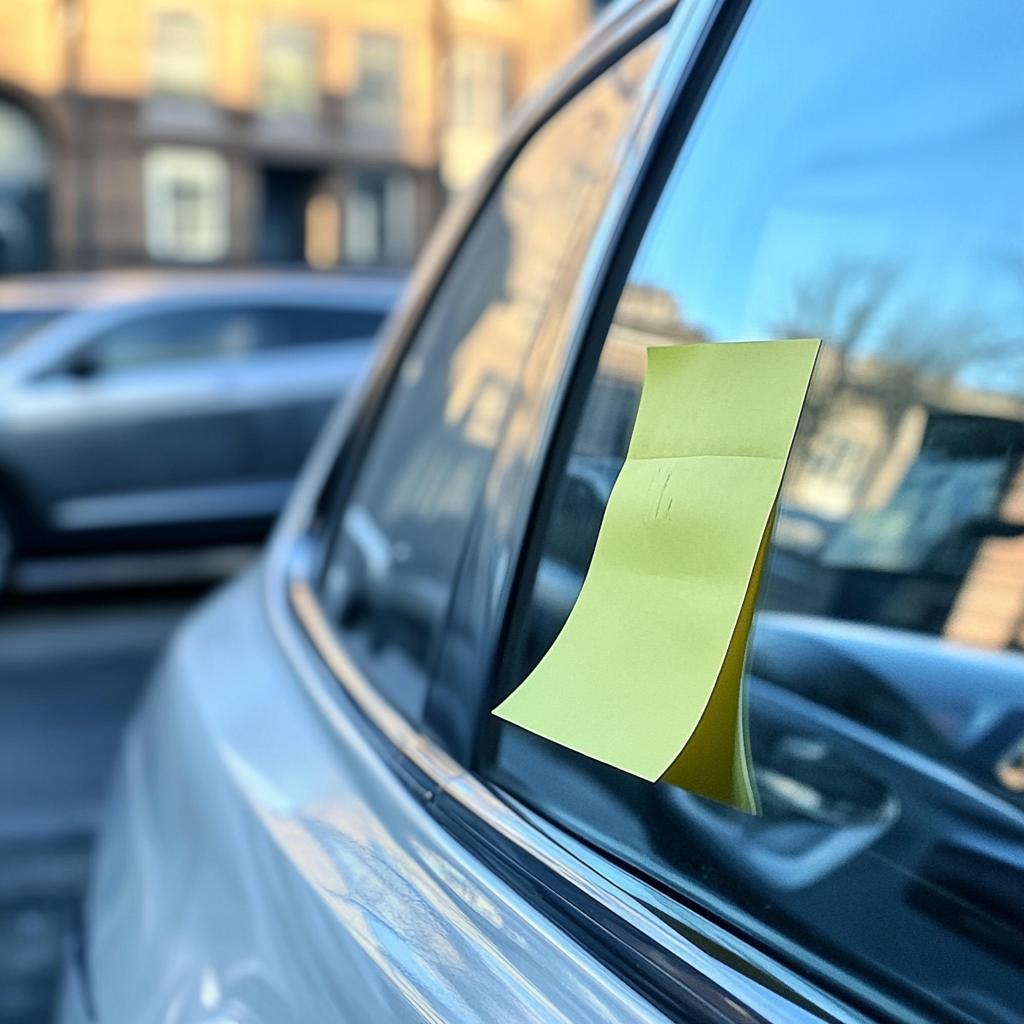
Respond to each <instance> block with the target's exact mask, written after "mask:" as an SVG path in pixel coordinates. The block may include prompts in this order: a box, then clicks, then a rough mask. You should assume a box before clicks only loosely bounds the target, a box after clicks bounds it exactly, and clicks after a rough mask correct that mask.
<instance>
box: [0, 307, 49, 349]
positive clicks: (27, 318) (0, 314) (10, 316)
mask: <svg viewBox="0 0 1024 1024" xmlns="http://www.w3.org/2000/svg"><path fill="white" fill-rule="evenodd" d="M62 315H63V310H58V309H31V310H0V352H12V351H14V350H15V349H17V348H20V347H21V346H22V345H23V344H24V343H25V342H26V341H29V340H30V339H31V338H32V337H33V335H35V334H36V332H37V331H40V330H42V328H44V327H45V326H46V325H47V324H49V323H52V322H53V321H54V320H56V319H57V318H58V317H59V316H62Z"/></svg>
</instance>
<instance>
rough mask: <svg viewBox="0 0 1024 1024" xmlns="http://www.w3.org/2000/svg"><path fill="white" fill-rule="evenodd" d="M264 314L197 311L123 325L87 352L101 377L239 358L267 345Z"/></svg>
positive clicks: (148, 318) (98, 339) (233, 310)
mask: <svg viewBox="0 0 1024 1024" xmlns="http://www.w3.org/2000/svg"><path fill="white" fill-rule="evenodd" d="M261 312H262V311H260V310H253V309H194V310H183V311H181V312H174V313H159V314H155V315H153V316H147V317H140V318H139V319H137V320H130V321H128V322H127V323H123V324H119V325H118V326H117V327H113V328H111V329H110V330H108V331H106V332H104V333H103V334H100V335H99V336H97V337H96V338H93V339H92V341H90V342H89V343H88V345H87V346H86V347H85V349H84V350H83V351H84V353H85V354H86V355H87V356H88V358H89V359H90V360H91V361H92V363H93V369H94V371H95V372H97V373H100V374H114V373H120V372H123V371H126V370H134V369H141V368H143V367H151V366H154V367H155V366H160V365H167V364H172V363H185V362H190V361H194V360H205V359H216V358H234V357H238V356H241V355H245V354H246V353H247V352H250V351H251V350H252V349H255V348H258V347H260V346H261V345H262V344H263V343H264V337H263V335H264V332H265V331H266V326H267V325H266V322H265V320H264V318H263V317H262V316H261Z"/></svg>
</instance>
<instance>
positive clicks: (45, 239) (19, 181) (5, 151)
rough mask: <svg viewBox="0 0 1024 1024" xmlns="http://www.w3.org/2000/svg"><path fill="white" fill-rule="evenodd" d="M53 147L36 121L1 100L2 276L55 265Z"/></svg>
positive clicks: (8, 102) (14, 106) (0, 229)
mask: <svg viewBox="0 0 1024 1024" xmlns="http://www.w3.org/2000/svg"><path fill="white" fill-rule="evenodd" d="M51 168H52V165H51V159H50V147H49V145H48V144H47V142H46V138H45V136H44V135H43V133H42V131H41V130H40V128H39V126H38V125H37V124H36V122H35V120H34V119H33V118H32V117H31V116H30V115H29V114H28V113H27V112H26V111H25V110H24V109H23V108H22V107H21V106H19V105H18V104H16V103H12V102H11V101H10V100H6V99H3V98H0V274H20V273H28V272H30V271H34V270H46V269H47V268H48V267H49V265H50V177H51Z"/></svg>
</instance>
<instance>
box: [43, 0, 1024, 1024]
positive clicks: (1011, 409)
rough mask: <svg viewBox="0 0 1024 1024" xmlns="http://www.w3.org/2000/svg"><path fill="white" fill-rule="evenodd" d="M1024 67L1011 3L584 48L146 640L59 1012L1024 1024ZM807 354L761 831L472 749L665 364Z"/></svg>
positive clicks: (907, 8)
mask: <svg viewBox="0 0 1024 1024" xmlns="http://www.w3.org/2000/svg"><path fill="white" fill-rule="evenodd" d="M1022 57H1024V5H1022V4H1021V3H1020V2H1019V0H988V2H987V3H985V4H935V3H931V2H926V0H896V2H894V0H831V2H829V3H821V2H820V0H754V2H752V3H749V4H747V3H743V2H730V0H682V2H680V3H679V4H678V5H676V4H673V3H671V2H666V0H650V2H646V3H641V4H638V5H635V6H633V7H629V8H625V7H618V8H616V9H614V10H613V11H612V12H611V13H610V14H609V16H608V19H607V20H606V21H604V22H602V23H601V25H600V26H599V27H598V28H597V30H596V31H595V34H594V35H593V37H592V39H591V40H590V42H589V43H588V44H587V45H586V46H585V47H584V49H583V50H582V51H581V52H580V53H579V54H578V55H577V56H576V57H575V58H574V60H573V61H572V63H571V64H570V66H569V67H568V68H567V69H566V71H565V72H564V74H562V75H561V77H559V78H558V79H557V81H555V82H554V83H553V84H551V85H550V86H549V87H548V88H547V89H546V90H545V91H544V92H543V94H541V95H540V96H539V97H538V98H537V99H536V100H535V102H534V103H533V105H532V107H531V108H530V109H529V110H527V111H525V112H523V113H522V114H521V115H520V116H519V118H518V119H517V120H516V122H515V124H514V125H513V126H512V128H511V131H510V135H509V137H508V140H507V143H506V145H505V147H504V148H503V149H502V151H501V153H500V154H499V156H498V157H497V159H496V160H495V162H494V163H493V165H492V166H491V168H490V170H489V171H488V172H487V174H486V175H485V177H484V179H483V180H482V181H481V182H480V184H479V186H478V187H477V188H476V189H475V191H474V192H473V193H472V194H471V195H468V196H467V197H466V198H465V199H464V200H462V201H461V202H460V203H459V205H458V206H457V207H456V208H455V209H454V210H453V211H452V212H451V214H450V215H449V217H448V220H447V221H446V223H445V224H444V226H443V228H442V229H441V230H440V231H439V232H438V234H437V235H436V237H435V238H434V241H433V244H432V247H431V248H430V250H429V253H428V255H427V257H426V258H425V259H424V261H423V262H422V263H421V264H420V266H419V268H418V271H417V273H416V277H415V280H414V281H413V282H412V284H411V286H410V290H409V292H408V293H407V296H406V299H405V300H404V303H403V305H402V306H401V308H400V310H399V311H398V313H396V317H395V319H394V320H393V321H392V329H391V331H390V334H389V338H388V340H387V342H386V348H385V349H384V350H383V352H382V354H381V356H380V358H379V359H378V361H377V363H376V368H375V371H374V373H373V375H372V377H371V378H370V380H369V381H368V383H367V385H366V386H365V387H364V388H362V389H361V390H360V391H359V393H358V394H356V395H353V396H352V397H351V399H350V400H349V402H348V403H347V404H346V405H345V406H344V407H343V408H342V409H340V410H339V411H338V413H337V414H336V415H334V416H333V417H332V419H331V420H330V421H329V424H328V426H327V427H326V428H325V432H324V433H323V435H322V436H321V438H320V440H319V442H318V444H317V446H316V448H315V449H314V453H313V455H312V456H311V459H310V461H309V462H308V463H307V465H306V468H305V471H304V473H303V475H302V477H301V480H300V483H299V485H298V487H297V490H296V492H295V494H294V496H293V498H292V500H291V502H290V504H289V505H288V507H287V509H286V511H285V513H284V514H283V517H282V519H281V520H280V521H279V523H278V526H277V528H276V532H275V533H274V535H273V537H272V540H271V542H270V545H269V547H268V549H267V551H266V553H265V556H264V557H263V559H262V561H261V562H260V563H259V564H258V566H256V567H255V568H253V569H251V570H250V571H248V572H247V573H245V574H244V575H243V576H242V577H240V578H239V579H237V580H236V581H235V582H233V583H232V584H230V585H229V586H227V587H225V588H224V589H222V590H221V591H220V592H219V593H217V594H216V595H215V596H213V597H212V598H211V599H210V600H208V601H207V602H206V603H205V604H204V606H202V607H201V608H200V609H199V610H198V611H196V612H195V614H193V615H192V617H191V619H190V620H189V621H188V622H187V623H186V624H185V625H184V626H183V628H181V629H180V631H179V632H178V634H177V636H176V638H175V640H174V641H173V643H172V644H171V646H170V649H169V650H168V652H167V654H166V657H165V659H164V661H163V663H162V666H161V668H160V669H159V671H158V673H157V675H156V677H155V678H154V679H153V681H152V687H151V689H150V690H149V693H148V696H147V698H146V700H145V701H144V703H143V705H142V707H141V709H140V711H139V713H138V716H137V718H136V720H135V721H134V724H133V725H132V727H131V729H130V731H129V734H128V736H127V739H126V742H125V746H124V751H123V757H122V761H121V765H120V768H119V770H118V773H117V777H116V782H115V784H114V788H113V792H112V797H111V803H110V808H109V816H108V818H107V821H106V826H105V829H104V831H103V834H102V837H101V840H100V844H99V851H98V855H97V859H96V862H95V870H94V875H93V878H92V886H91V891H90V896H89V900H88V906H87V912H86V926H85V932H84V939H83V942H82V943H81V945H80V947H78V948H76V949H74V950H73V951H72V952H71V953H69V957H68V968H67V984H66V987H65V992H64V1003H63V1011H62V1012H63V1017H62V1020H63V1021H64V1024H71V1022H72V1021H98V1022H102V1024H128V1022H132V1024H148V1022H153V1024H156V1022H158V1021H159V1022H165V1021H166V1022H170V1021H173V1022H209V1024H212V1022H214V1021H217V1022H228V1021H235V1022H239V1024H241V1022H245V1024H249V1022H264V1024H271V1022H274V1024H278V1022H280V1024H284V1022H294V1021H303V1022H319V1021H324V1022H326V1021H334V1022H337V1021H345V1022H357V1021H358V1022H374V1024H376V1022H385V1021H394V1022H399V1021H401V1022H409V1024H412V1022H424V1021H430V1022H442V1021H443V1022H445V1024H469V1022H483V1021H487V1022H492V1021H501V1022H502V1024H520V1022H521V1024H527V1022H530V1024H535V1022H539V1021H545V1022H561V1024H569V1022H573V1024H596V1022H606V1024H613V1022H614V1024H626V1022H631V1024H640V1022H644V1024H654V1022H663V1021H666V1020H670V1021H680V1022H682V1021H685V1022H687V1024H725V1022H736V1024H754V1022H764V1021H770V1022H778V1024H783V1022H786V1024H791V1022H808V1024H809V1022H812V1021H822V1020H828V1021H832V1022H842V1024H853V1022H862V1021H894V1022H895V1021H900V1022H908V1024H909V1022H913V1024H923V1022H926V1021H927V1022H949V1024H954V1022H956V1024H965V1022H968V1021H973V1022H978V1024H1021V1022H1022V1021H1024V1001H1022V999H1021V993H1022V992H1024V956H1022V955H1021V950H1022V949H1024V925H1022V921H1024V913H1022V907H1024V656H1022V654H1021V653H1020V652H1021V648H1022V647H1024V625H1022V623H1024V573H1022V571H1021V569H1022V566H1024V547H1022V533H1024V374H1022V372H1021V369H1022V364H1024V350H1022V342H1021V330H1020V325H1021V299H1022V295H1024V292H1022V289H1021V281H1022V278H1021V267H1022V266H1024V117H1022V116H1021V112H1022V111H1024V76H1022V75H1021V68H1022V67H1024V60H1022ZM818 336H821V337H824V339H825V345H824V348H823V352H822V354H821V356H820V359H819V365H818V369H817V371H816V375H815V379H814V381H813V384H812V388H811V391H810V393H809V396H808V400H807V403H806V406H805V409H804V413H803V418H802V422H801V427H800V431H799V434H798V437H797V440H796V444H795V446H794V454H793V458H792V460H791V464H790V467H789V469H788V471H787V475H786V480H785V483H784V488H783V494H782V499H781V503H780V506H779V510H778V518H777V526H776V528H775V533H774V539H773V542H772V548H771V555H770V559H769V562H770V567H769V570H768V571H767V572H766V580H765V582H764V585H763V587H762V590H761V596H760V606H759V612H758V617H757V622H756V627H755V629H754V632H753V636H752V642H751V646H750V649H749V652H748V657H747V685H748V690H749V737H750V745H751V749H752V755H753V762H754V768H755V776H756V781H757V785H758V788H759V790H760V794H761V801H762V807H763V813H762V814H761V815H760V816H752V815H747V814H744V813H742V812H740V811H737V810H734V809H732V808H730V807H725V806H723V805H720V804H716V803H715V802H713V801H711V800H707V799H703V798H700V797H697V796H694V795H693V794H691V793H688V792H686V791H684V790H682V789H678V788H676V787H674V786H670V785H665V784H660V783H659V784H652V783H648V782H645V781H643V780H640V779H638V778H636V777H634V776H632V775H627V774H626V773H624V772H621V771H618V770H617V769H614V768H611V767H609V766H607V765H605V764H601V763H598V762H596V761H593V760H590V759H588V758H586V757H583V756H582V755H580V754H577V753H574V752H573V751H572V750H569V749H567V748H565V747H561V746H558V745H556V744H554V743H551V742H548V741H546V740H544V739H542V738H541V737H539V736H536V735H533V734H531V733H528V732H525V731H523V730H521V729H518V728H516V727H515V726H513V725H510V724H507V723H503V722H501V721H500V720H499V719H497V718H496V717H495V716H494V715H492V714H491V713H490V712H491V710H492V709H493V708H494V707H495V706H496V705H497V704H498V703H499V702H500V701H501V700H502V699H503V698H504V697H505V695H507V694H508V693H509V692H510V691H511V690H512V689H513V688H514V687H516V686H517V685H518V684H519V683H520V682H521V681H522V680H523V679H524V678H525V677H526V676H527V674H528V673H529V672H530V671H531V670H532V668H533V667H534V666H535V665H536V664H537V662H538V660H539V658H541V657H542V656H543V655H544V653H545V651H546V650H547V649H548V647H549V646H550V644H551V642H552V639H553V637H555V636H556V635H557V634H558V632H559V630H560V629H561V627H562V625H563V624H564V623H565V621H566V617H567V615H568V614H569V612H570V610H571V609H572V608H573V604H574V601H575V600H576V596H577V594H578V593H579V590H580V586H581V583H582V580H583V578H584V576H585V574H586V573H587V571H588V566H589V564H590V558H591V555H592V553H593V550H594V544H595V539H596V537H597V533H598V530H599V529H600V526H601V520H602V516H603V513H604V508H605V504H606V503H607V501H608V496H609V493H610V490H611V487H612V485H613V482H614V481H615V479H616V476H617V474H618V472H619V470H620V468H621V466H622V463H623V458H624V455H625V451H626V445H627V443H628V441H629V437H630V433H631V430H632V425H633V421H634V417H635V415H636V410H637V403H638V400H639V395H640V389H641V383H642V380H643V376H644V363H645V350H646V347H648V346H652V345H666V344H717V343H719V342H722V341H725V340H727V339H732V340H736V339H754V338H765V337H768V338H787V337H818ZM762 412H763V410H762V407H761V406H760V405H759V404H757V403H755V407H753V408H749V409H747V408H743V409H738V410H736V411H735V414H736V415H743V416H749V417H751V418H752V419H753V420H754V421H755V422H756V419H757V417H758V416H760V415H761V414H762ZM687 414H688V410H687V409H686V408H680V409H679V410H678V415H679V416H680V417H685V416H686V415H687ZM740 499H741V496H738V497H737V500H740ZM698 527H699V528H705V527H707V528H709V529H711V528H713V524H711V525H710V526H708V524H707V523H705V522H704V521H703V520H701V521H699V522H698V523H697V524H696V525H695V527H694V529H695V530H696V529H697V528H698ZM617 550H618V549H617ZM622 557H627V556H626V555H622ZM692 628H693V626H692V624H691V623H689V622H687V621H680V622H678V629H679V630H680V631H685V630H687V629H692ZM699 639H700V638H699V637H696V638H695V640H696V641H699ZM610 640H615V641H617V642H620V643H623V644H629V643H630V642H631V637H629V636H628V635H626V636H622V637H619V638H610ZM631 684H632V680H631V679H630V678H629V677H628V676H627V677H626V678H623V679H622V686H623V687H624V688H629V687H631ZM731 727H732V728H735V720H731Z"/></svg>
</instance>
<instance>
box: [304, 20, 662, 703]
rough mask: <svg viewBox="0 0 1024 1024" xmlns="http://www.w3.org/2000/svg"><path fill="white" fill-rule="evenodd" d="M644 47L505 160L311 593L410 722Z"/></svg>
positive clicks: (424, 329) (632, 92)
mask: <svg viewBox="0 0 1024 1024" xmlns="http://www.w3.org/2000/svg"><path fill="white" fill-rule="evenodd" d="M656 47H657V41H656V40H655V39H652V40H649V41H648V42H646V43H644V44H642V45H641V46H640V47H639V48H638V49H636V50H635V51H633V52H632V53H631V54H629V55H627V56H626V57H625V58H623V59H622V60H621V61H620V62H619V63H618V64H617V65H615V66H614V67H612V68H611V69H610V70H608V71H606V72H605V73H604V74H602V75H601V76H600V77H599V78H598V79H596V80H595V81H594V82H593V83H591V84H590V85H589V86H588V87H587V88H586V89H585V90H584V91H583V92H581V93H580V94H578V95H577V96H575V97H574V98H573V99H571V100H570V101H569V102H568V103H567V104H566V105H565V106H564V107H563V108H562V109H561V110H560V111H559V112H558V113H556V114H555V115H554V116H553V117H552V118H551V119H550V120H549V121H548V122H547V123H546V124H545V125H544V126H543V127H541V128H540V129H539V130H538V131H537V133H536V134H535V135H534V136H533V137H532V138H531V139H530V141H529V142H528V143H527V144H526V145H525V147H524V148H523V150H522V151H521V152H520V154H519V155H518V156H517V158H516V159H515V161H514V163H513V164H512V166H511V168H510V169H509V170H508V172H507V173H506V174H505V176H504V178H503V179H502V181H501V182H500V184H499V185H498V186H497V188H496V190H495V191H494V193H493V194H492V195H491V197H490V198H489V199H488V200H487V202H486V203H485V205H484V206H483V208H482V210H481V211H480V213H479V215H478V217H477V219H476V222H475V224H474V225H473V227H472V228H471V229H470V231H469V233H468V235H467V236H466V238H465V240H464V241H463V244H462V246H461V249H460V251H459V253H458V254H457V256H456V257H455V259H454V261H453V263H452V266H451V267H450V268H449V271H448V273H447V276H446V277H445V279H444V281H443V282H442V284H441V285H440V287H439V289H438V291H437V293H436V294H435V296H434V299H433V301H432V304H431V306H430V308H429V310H428V312H427V313H426V316H425V317H424V319H423V321H422V323H421V324H420V326H419V329H418V331H417V334H416V336H415V338H414V339H413V341H412V342H411V344H410V346H409V348H408V350H407V352H406V354H405V356H404V358H403V361H402V363H401V366H400V368H399V370H398V373H397V376H396V378H395V380H394V382H393V384H392V390H391V394H390V396H389V398H388V400H387V403H386V405H385V407H384V409H383V412H382V414H381V416H380V419H379V421H378V423H377V426H376V429H375V433H374V436H373V439H372V441H371V443H370V446H369V450H368V452H367V454H366V457H365V462H364V463H363V465H362V466H361V469H360V471H359V473H358V477H357V479H356V481H355V483H354V486H353V487H352V489H351V490H350V492H349V493H348V495H347V500H346V504H345V508H344V511H343V514H342V515H341V517H340V527H339V529H338V532H337V536H336V537H335V538H334V541H333V547H332V550H331V552H330V554H329V557H328V559H327V565H326V568H325V571H324V576H323V585H322V596H323V601H324V604H325V607H326V609H327V610H328V612H329V614H330V615H331V616H332V618H333V619H334V621H335V622H336V623H337V625H338V627H339V629H340V632H341V635H342V637H343V638H344V640H345V642H346V644H347V646H348V647H349V649H350V650H351V652H352V654H353V655H354V657H355V658H356V659H357V660H358V661H359V663H360V664H361V665H362V666H363V668H364V669H365V671H366V672H367V673H368V674H369V676H370V677H371V678H372V679H373V680H374V681H375V682H376V683H377V685H378V686H379V687H380V688H381V689H382V690H383V691H384V692H385V693H386V694H387V695H388V696H389V697H390V698H391V699H392V700H393V702H394V703H395V705H396V706H397V707H398V708H399V709H400V710H402V711H403V712H404V713H405V714H407V715H408V716H409V717H411V718H419V716H420V714H421V712H422V708H423V703H424V700H425V698H426V688H427V680H428V678H429V673H430V668H431V665H432V662H433V659H434V657H435V654H436V651H437V646H438V643H439V640H440V636H441V633H442V630H443V626H444V623H445V619H446V615H447V609H448V604H449V598H450V594H451V590H452V585H453V581H454V578H455V574H456V570H457V568H458V562H459V557H460V554H461V552H462V549H463V546H464V544H465V541H466V536H467V533H468V531H469V527H470V523H471V521H472V518H473V515H474V512H475V510H476V507H477V503H478V500H479V497H480V494H481V488H482V487H483V483H484V478H485V475H486V473H487V471H488V468H489V466H490V464H491V459H492V455H493V452H494V449H495V445H496V444H497V441H498V439H499V436H500V434H501V431H502V428H503V424H504V422H505V417H506V413H507V411H508V409H509V407H510V405H511V403H512V401H513V399H514V396H515V394H516V391H517V388H518V387H519V382H520V376H521V374H522V371H523V367H524V363H525V361H526V359H527V356H528V354H529V352H530V349H531V346H532V344H533V342H534V339H535V338H536V337H537V336H538V333H539V332H540V331H541V330H542V329H543V328H544V325H545V323H547V322H549V320H550V319H551V318H552V317H553V316H555V315H556V313H557V308H558V307H560V304H562V303H564V302H565V292H566V288H565V278H566V276H567V275H571V274H572V272H573V264H572V260H571V259H569V254H570V253H575V252H576V251H577V250H578V248H579V241H580V239H581V238H582V239H583V240H584V243H585V241H586V239H588V238H589V236H590V235H591V234H592V232H593V230H594V227H595V224H596V222H597V218H598V216H599V213H600V203H598V204H596V205H595V204H594V203H592V202H590V201H589V200H590V196H591V193H592V192H593V190H594V189H595V187H596V183H597V182H598V180H599V178H600V174H599V172H600V170H601V169H602V167H603V165H604V163H605V162H606V161H608V160H609V159H610V158H611V156H612V153H613V152H614V149H615V146H616V145H617V143H618V142H619V140H620V138H621V137H622V135H623V132H624V130H625V129H626V128H627V127H628V126H629V124H630V112H631V110H632V105H633V102H634V100H635V98H636V96H637V94H638V86H639V84H640V82H641V80H642V77H643V75H644V73H645V71H646V70H647V69H648V68H649V66H650V64H651V62H652V60H653V57H654V54H655V52H656ZM567 140H568V142H569V143H570V144H569V145H567V144H566V143H567ZM583 249H584V251H585V244H584V245H583Z"/></svg>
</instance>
